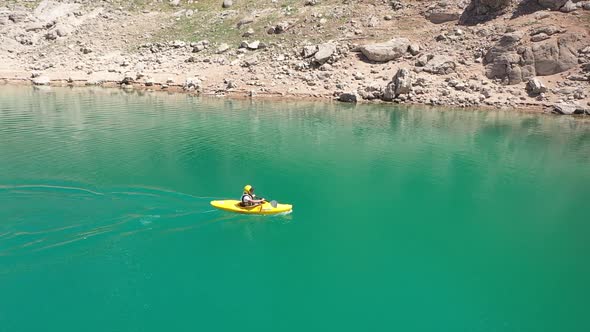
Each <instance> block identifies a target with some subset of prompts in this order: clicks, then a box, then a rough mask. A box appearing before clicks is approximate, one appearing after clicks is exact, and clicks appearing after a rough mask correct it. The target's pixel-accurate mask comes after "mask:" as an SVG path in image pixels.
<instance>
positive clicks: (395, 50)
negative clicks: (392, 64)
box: [360, 38, 410, 62]
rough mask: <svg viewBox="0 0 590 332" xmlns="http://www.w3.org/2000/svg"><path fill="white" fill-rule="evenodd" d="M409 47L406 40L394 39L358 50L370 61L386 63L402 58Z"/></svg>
mask: <svg viewBox="0 0 590 332" xmlns="http://www.w3.org/2000/svg"><path fill="white" fill-rule="evenodd" d="M409 46H410V41H409V40H408V39H406V38H394V39H392V40H390V41H388V42H384V43H378V44H369V45H363V46H361V47H360V50H361V52H362V53H363V55H364V56H365V57H367V59H369V60H371V61H376V62H387V61H390V60H395V59H398V58H400V57H402V56H404V55H405V54H406V52H407V51H408V47H409Z"/></svg>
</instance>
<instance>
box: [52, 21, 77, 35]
mask: <svg viewBox="0 0 590 332" xmlns="http://www.w3.org/2000/svg"><path fill="white" fill-rule="evenodd" d="M72 31H73V29H72V27H71V26H70V25H67V24H65V23H61V22H60V23H57V24H56V25H55V32H56V33H57V35H58V36H59V37H66V36H69V35H70V34H72Z"/></svg>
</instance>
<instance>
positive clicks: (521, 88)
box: [0, 0, 590, 114]
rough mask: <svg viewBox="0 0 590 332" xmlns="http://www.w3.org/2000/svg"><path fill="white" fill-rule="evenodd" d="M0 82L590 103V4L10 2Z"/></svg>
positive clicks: (543, 104) (1, 12) (575, 108)
mask: <svg viewBox="0 0 590 332" xmlns="http://www.w3.org/2000/svg"><path fill="white" fill-rule="evenodd" d="M0 58H1V59H2V60H3V61H2V62H1V63H0V80H3V81H5V82H17V81H32V82H33V83H34V84H38V85H44V84H75V85H84V84H87V85H97V84H103V85H111V86H112V85H120V86H122V87H125V88H127V87H147V88H149V89H168V90H179V89H183V90H188V91H194V92H196V93H204V94H221V95H227V94H230V95H231V94H238V95H250V96H265V95H270V96H295V97H322V98H337V99H340V100H342V101H353V102H354V101H356V102H359V101H364V100H383V101H386V102H395V103H421V104H431V105H449V106H493V107H521V108H535V109H541V108H547V107H549V108H550V109H551V110H552V111H554V112H557V113H564V114H571V113H585V112H586V113H590V1H575V0H567V1H564V0H523V1H518V0H512V1H511V0H471V1H467V0H447V1H417V0H250V1H245V0H214V1H209V0H200V1H192V0H127V1H124V0H104V1H90V0H63V1H52V0H43V1H36V0H29V1H6V0H0Z"/></svg>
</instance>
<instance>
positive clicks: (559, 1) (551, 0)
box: [537, 0, 568, 10]
mask: <svg viewBox="0 0 590 332" xmlns="http://www.w3.org/2000/svg"><path fill="white" fill-rule="evenodd" d="M567 1H568V0H537V2H538V3H539V5H540V6H541V7H543V8H549V9H551V10H559V9H560V8H561V7H563V5H565V4H566V2H567Z"/></svg>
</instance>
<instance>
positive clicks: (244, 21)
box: [237, 16, 254, 28]
mask: <svg viewBox="0 0 590 332" xmlns="http://www.w3.org/2000/svg"><path fill="white" fill-rule="evenodd" d="M252 22H254V17H251V16H248V17H244V18H243V19H241V20H240V21H239V22H238V24H237V26H238V28H239V27H241V26H242V25H246V24H250V23H252Z"/></svg>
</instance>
